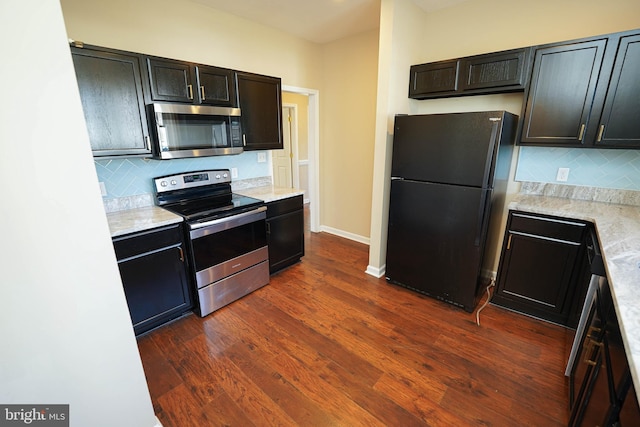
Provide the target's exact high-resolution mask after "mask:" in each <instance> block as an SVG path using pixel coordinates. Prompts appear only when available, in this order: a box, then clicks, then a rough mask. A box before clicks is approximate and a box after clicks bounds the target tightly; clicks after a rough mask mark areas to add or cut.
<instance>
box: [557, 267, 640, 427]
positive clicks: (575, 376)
mask: <svg viewBox="0 0 640 427" xmlns="http://www.w3.org/2000/svg"><path fill="white" fill-rule="evenodd" d="M588 319H589V320H588V322H587V327H586V328H585V330H584V333H583V335H582V337H581V341H580V342H581V345H580V348H579V350H578V357H577V358H576V361H575V364H574V365H573V369H572V371H571V376H570V384H569V386H570V396H571V401H570V405H571V418H570V420H569V426H571V427H573V426H585V427H591V426H617V427H618V426H619V427H623V426H638V425H640V409H639V408H638V400H637V396H636V394H635V389H634V388H633V382H632V379H631V373H630V370H629V364H628V362H627V358H626V354H625V348H624V343H623V341H622V336H621V333H620V327H619V324H618V318H617V315H616V310H615V307H614V304H613V300H612V298H611V292H610V290H609V285H608V283H607V281H606V280H601V281H600V283H599V287H598V289H597V291H596V296H595V298H594V302H593V305H592V306H591V311H590V313H589V317H588Z"/></svg>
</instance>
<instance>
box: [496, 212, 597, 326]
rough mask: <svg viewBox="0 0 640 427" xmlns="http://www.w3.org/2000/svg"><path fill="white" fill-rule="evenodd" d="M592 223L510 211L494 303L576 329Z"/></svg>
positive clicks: (582, 295) (582, 296)
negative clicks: (590, 224)
mask: <svg viewBox="0 0 640 427" xmlns="http://www.w3.org/2000/svg"><path fill="white" fill-rule="evenodd" d="M588 227H589V225H588V223H586V222H583V221H577V220H567V219H562V218H558V217H552V216H547V215H537V214H531V213H526V212H519V211H510V212H509V216H508V218H507V229H506V232H505V238H504V244H503V247H502V255H501V257H500V267H499V269H498V281H497V286H496V293H495V295H494V297H493V299H492V302H493V303H494V304H497V305H500V306H502V307H506V308H509V309H511V310H515V311H518V312H520V313H524V314H528V315H530V316H533V317H537V318H540V319H544V320H547V321H550V322H553V323H558V324H560V325H564V326H570V327H575V326H576V324H575V323H576V322H577V316H576V312H577V310H578V307H582V302H583V299H584V295H585V293H586V284H587V283H588V278H586V279H585V274H584V270H585V266H584V264H585V263H587V264H588V260H585V259H584V256H585V255H584V253H585V244H584V241H585V233H586V231H587V229H588ZM585 261H586V262H585Z"/></svg>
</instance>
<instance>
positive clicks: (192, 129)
mask: <svg viewBox="0 0 640 427" xmlns="http://www.w3.org/2000/svg"><path fill="white" fill-rule="evenodd" d="M158 114H159V115H161V118H159V120H158V139H159V140H160V150H161V151H178V150H205V149H209V148H230V147H231V141H230V139H231V138H230V132H229V126H230V124H229V117H225V116H199V115H194V114H174V113H158Z"/></svg>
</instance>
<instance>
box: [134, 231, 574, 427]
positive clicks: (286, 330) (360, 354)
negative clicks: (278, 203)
mask: <svg viewBox="0 0 640 427" xmlns="http://www.w3.org/2000/svg"><path fill="white" fill-rule="evenodd" d="M367 264H368V247H367V246H366V245H363V244H359V243H355V242H353V241H350V240H346V239H342V238H340V237H336V236H332V235H329V234H325V233H318V234H310V233H308V231H307V233H306V256H305V257H304V258H303V259H302V261H301V262H300V263H298V264H297V265H295V266H293V267H290V268H288V269H286V270H284V271H282V272H280V273H277V274H276V275H274V276H272V277H271V283H270V284H269V285H268V286H265V287H264V288H261V289H259V290H257V291H255V292H254V293H252V294H250V295H248V296H246V297H244V298H243V299H241V300H239V301H236V302H234V303H232V304H231V305H228V306H227V307H224V308H222V309H220V310H218V311H216V312H214V313H213V314H211V315H209V316H207V317H205V318H200V317H198V316H197V315H189V316H187V317H185V318H182V319H180V320H178V321H176V322H173V323H171V324H169V325H166V326H164V327H162V328H159V329H157V330H155V331H153V332H151V333H149V334H147V335H146V336H143V337H141V338H139V340H138V346H139V348H140V354H141V357H142V362H143V365H144V370H145V373H146V376H147V381H148V384H149V390H150V393H151V397H152V401H153V406H154V409H155V411H156V414H157V416H158V418H159V419H160V421H161V422H162V424H163V425H164V427H172V426H180V427H184V426H227V425H233V426H275V425H284V426H297V425H299V426H314V427H315V426H349V427H351V426H402V427H406V426H478V425H482V426H545V427H546V426H561V425H566V424H567V420H568V410H567V404H568V403H567V402H568V398H567V395H568V391H567V385H566V381H565V378H564V375H563V372H564V365H565V363H566V358H567V355H568V347H569V345H570V342H569V339H570V335H571V333H570V331H567V330H565V329H564V328H561V327H559V326H555V325H551V324H547V323H543V322H541V321H537V320H533V319H530V318H527V317H524V316H521V315H518V314H515V313H511V312H509V311H506V310H503V309H501V308H498V307H495V306H492V305H489V306H487V307H486V308H485V309H484V310H483V311H482V313H481V317H480V321H481V326H477V325H476V323H475V314H469V313H466V312H465V311H463V310H461V309H458V308H455V307H452V306H450V305H448V304H445V303H442V302H439V301H435V300H433V299H430V298H427V297H423V296H421V295H418V294H416V293H413V292H411V291H408V290H405V289H403V288H400V287H396V286H393V285H389V284H387V283H386V281H385V280H384V279H376V278H374V277H371V276H369V275H367V274H365V273H364V270H365V268H366V266H367ZM483 301H484V299H483Z"/></svg>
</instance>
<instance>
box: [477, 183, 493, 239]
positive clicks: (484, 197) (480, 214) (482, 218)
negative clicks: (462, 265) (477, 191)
mask: <svg viewBox="0 0 640 427" xmlns="http://www.w3.org/2000/svg"><path fill="white" fill-rule="evenodd" d="M489 193H491V190H490V189H488V188H483V189H482V196H480V207H479V208H478V224H477V225H476V240H475V242H474V245H476V246H480V239H481V238H482V229H483V226H484V221H485V213H486V212H487V209H486V204H487V195H488V194H489Z"/></svg>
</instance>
